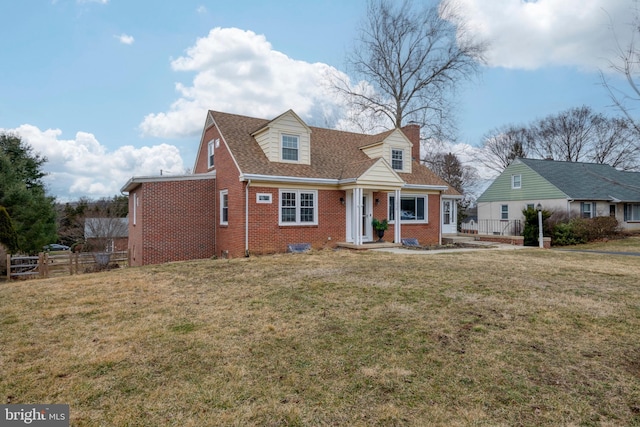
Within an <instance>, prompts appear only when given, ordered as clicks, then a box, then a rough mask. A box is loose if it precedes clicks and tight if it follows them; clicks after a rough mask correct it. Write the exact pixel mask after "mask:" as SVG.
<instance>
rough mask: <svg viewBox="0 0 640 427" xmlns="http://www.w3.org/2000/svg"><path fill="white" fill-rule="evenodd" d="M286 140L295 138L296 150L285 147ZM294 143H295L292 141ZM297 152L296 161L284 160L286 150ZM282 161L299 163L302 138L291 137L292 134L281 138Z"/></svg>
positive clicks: (284, 134) (283, 135)
mask: <svg viewBox="0 0 640 427" xmlns="http://www.w3.org/2000/svg"><path fill="white" fill-rule="evenodd" d="M285 138H295V145H296V146H295V148H292V147H285V146H284V144H285ZM290 142H293V141H290ZM285 149H287V150H295V153H296V158H295V159H285V158H284V150H285ZM280 160H282V161H283V162H294V163H297V162H299V161H300V136H298V135H291V134H286V133H283V134H282V135H281V136H280Z"/></svg>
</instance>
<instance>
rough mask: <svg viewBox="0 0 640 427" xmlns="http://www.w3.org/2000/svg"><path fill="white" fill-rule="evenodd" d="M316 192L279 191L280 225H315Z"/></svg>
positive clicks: (316, 214)
mask: <svg viewBox="0 0 640 427" xmlns="http://www.w3.org/2000/svg"><path fill="white" fill-rule="evenodd" d="M317 200H318V192H317V191H315V190H280V225H317V224H318V206H317V203H318V202H317Z"/></svg>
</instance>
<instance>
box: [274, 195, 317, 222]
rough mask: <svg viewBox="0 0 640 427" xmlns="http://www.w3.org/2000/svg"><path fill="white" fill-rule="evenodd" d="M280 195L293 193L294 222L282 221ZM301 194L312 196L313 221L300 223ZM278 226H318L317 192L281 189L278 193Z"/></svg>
mask: <svg viewBox="0 0 640 427" xmlns="http://www.w3.org/2000/svg"><path fill="white" fill-rule="evenodd" d="M282 193H295V195H296V198H295V206H294V207H295V210H296V220H295V222H290V221H287V222H283V221H282V208H283V206H282ZM301 194H313V221H304V222H302V221H300V210H301V209H302V206H301V203H300V195H301ZM278 225H280V226H298V227H299V226H305V225H318V190H296V189H286V188H282V189H280V190H279V192H278Z"/></svg>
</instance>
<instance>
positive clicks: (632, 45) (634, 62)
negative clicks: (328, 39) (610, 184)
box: [600, 0, 640, 133]
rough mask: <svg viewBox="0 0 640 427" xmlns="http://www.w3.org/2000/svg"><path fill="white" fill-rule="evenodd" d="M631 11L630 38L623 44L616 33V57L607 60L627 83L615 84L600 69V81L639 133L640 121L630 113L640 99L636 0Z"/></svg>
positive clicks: (639, 14)
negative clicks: (622, 85)
mask: <svg viewBox="0 0 640 427" xmlns="http://www.w3.org/2000/svg"><path fill="white" fill-rule="evenodd" d="M631 12H632V16H633V20H632V22H631V23H630V24H629V25H630V26H631V29H632V35H631V39H630V40H629V42H628V43H627V44H626V45H624V46H623V45H621V44H620V42H619V40H618V38H617V35H616V41H617V46H616V50H617V57H616V58H615V59H614V60H612V61H609V68H610V70H611V71H612V72H613V73H614V74H615V75H619V76H622V77H623V78H624V80H625V81H626V83H627V84H626V86H625V87H624V88H621V87H618V86H615V85H614V84H613V83H612V82H611V81H610V79H609V78H608V76H607V74H606V73H604V72H603V71H600V81H601V82H602V85H603V86H604V88H605V89H606V90H607V92H609V97H610V98H611V100H612V101H613V104H614V106H615V107H616V108H617V109H618V110H620V112H621V113H622V114H623V115H624V116H625V117H626V118H627V119H628V120H629V123H630V124H631V125H632V126H633V127H634V129H635V130H636V132H638V133H640V122H639V121H638V120H637V118H636V117H634V115H633V114H632V110H633V105H637V103H638V102H639V101H640V48H638V46H637V45H636V37H637V36H638V35H639V34H640V10H639V9H638V2H637V0H634V1H633V7H632V11H631Z"/></svg>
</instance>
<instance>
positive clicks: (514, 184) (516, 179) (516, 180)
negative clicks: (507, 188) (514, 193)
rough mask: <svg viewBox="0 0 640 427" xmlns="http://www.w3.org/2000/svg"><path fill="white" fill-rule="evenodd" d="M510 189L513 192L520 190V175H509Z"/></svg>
mask: <svg viewBox="0 0 640 427" xmlns="http://www.w3.org/2000/svg"><path fill="white" fill-rule="evenodd" d="M511 188H512V189H514V190H517V189H520V188H522V175H511Z"/></svg>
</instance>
